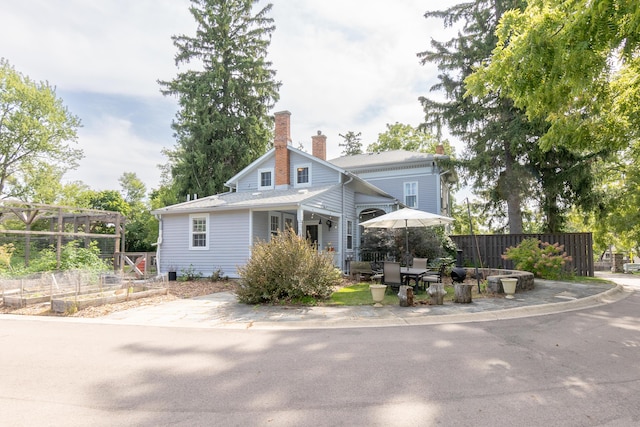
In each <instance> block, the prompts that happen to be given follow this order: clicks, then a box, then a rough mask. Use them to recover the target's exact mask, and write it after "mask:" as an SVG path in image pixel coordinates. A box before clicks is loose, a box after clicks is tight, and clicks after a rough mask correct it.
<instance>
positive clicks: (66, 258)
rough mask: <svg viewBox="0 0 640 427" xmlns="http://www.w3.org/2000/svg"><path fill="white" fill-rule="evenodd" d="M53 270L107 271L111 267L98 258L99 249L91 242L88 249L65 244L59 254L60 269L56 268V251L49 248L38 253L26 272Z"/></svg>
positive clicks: (76, 243) (74, 243) (76, 244)
mask: <svg viewBox="0 0 640 427" xmlns="http://www.w3.org/2000/svg"><path fill="white" fill-rule="evenodd" d="M54 270H88V271H95V272H98V271H107V270H111V266H110V265H109V264H108V263H107V262H106V261H104V260H102V259H101V258H100V248H98V243H97V242H91V244H90V245H89V247H88V248H80V247H78V242H77V241H72V242H69V243H67V244H66V245H64V246H63V247H62V250H61V253H60V268H58V267H57V260H56V250H55V248H53V247H49V248H46V249H43V250H42V251H40V252H39V253H38V255H37V257H36V258H35V259H33V260H32V261H31V262H30V264H29V268H28V269H27V272H29V273H34V272H39V271H54Z"/></svg>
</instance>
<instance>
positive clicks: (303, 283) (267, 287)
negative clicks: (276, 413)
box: [237, 230, 342, 304]
mask: <svg viewBox="0 0 640 427" xmlns="http://www.w3.org/2000/svg"><path fill="white" fill-rule="evenodd" d="M238 272H239V274H240V278H241V284H240V287H239V289H238V292H237V294H238V299H239V300H240V301H241V302H244V303H247V304H259V303H278V302H281V301H285V302H288V301H296V300H298V301H299V300H302V299H303V298H305V297H313V298H318V299H324V298H327V297H328V296H329V295H331V292H332V289H333V287H334V286H337V285H339V284H340V282H341V280H342V274H341V272H340V270H338V269H336V268H335V267H334V266H333V255H332V254H331V253H330V252H324V251H321V252H318V250H317V248H316V247H315V246H314V245H312V244H311V242H310V241H308V240H304V239H302V238H301V237H298V236H297V235H296V234H295V233H294V232H293V231H291V230H286V231H284V232H280V233H279V234H277V235H274V236H272V238H271V241H269V242H265V241H260V242H258V243H256V244H255V245H254V246H253V251H252V254H251V258H250V259H249V261H248V262H247V263H246V264H245V265H244V266H242V267H239V269H238Z"/></svg>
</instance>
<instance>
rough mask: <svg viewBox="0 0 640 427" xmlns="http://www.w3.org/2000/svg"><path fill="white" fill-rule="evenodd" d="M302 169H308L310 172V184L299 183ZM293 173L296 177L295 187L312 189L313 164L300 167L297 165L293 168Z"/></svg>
mask: <svg viewBox="0 0 640 427" xmlns="http://www.w3.org/2000/svg"><path fill="white" fill-rule="evenodd" d="M300 168H307V169H308V172H309V182H303V183H302V184H301V183H299V182H298V169H300ZM293 173H294V175H295V177H294V179H295V187H310V186H311V180H312V179H311V177H312V174H311V163H302V164H299V165H295V166H294V168H293Z"/></svg>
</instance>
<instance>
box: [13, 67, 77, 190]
mask: <svg viewBox="0 0 640 427" xmlns="http://www.w3.org/2000/svg"><path fill="white" fill-rule="evenodd" d="M79 126H80V119H79V118H78V117H76V116H74V115H72V114H71V113H69V111H68V110H67V108H66V107H65V106H64V105H63V104H62V100H61V99H60V98H58V97H57V96H56V93H55V88H53V87H52V86H50V85H49V84H48V83H44V82H40V83H37V82H34V81H32V80H31V79H29V78H28V77H26V76H23V75H22V74H21V73H19V72H17V71H16V70H15V69H14V68H13V67H12V66H11V65H9V62H8V61H7V60H5V59H3V58H0V195H1V196H2V197H3V198H5V197H23V198H24V197H28V194H25V193H29V192H32V193H33V192H36V193H40V192H41V190H45V189H46V184H47V182H46V180H47V179H50V178H55V179H57V181H55V182H49V183H48V184H50V185H52V186H53V185H54V184H55V185H59V176H60V175H61V174H62V173H64V172H65V171H66V170H69V169H73V168H75V167H77V162H78V160H80V159H81V158H82V156H83V154H82V150H79V149H76V148H73V147H72V146H71V145H70V142H75V141H76V139H77V135H76V130H77V128H78V127H79ZM42 193H43V194H40V196H41V197H40V196H39V198H40V199H41V200H49V199H50V194H44V193H46V192H42Z"/></svg>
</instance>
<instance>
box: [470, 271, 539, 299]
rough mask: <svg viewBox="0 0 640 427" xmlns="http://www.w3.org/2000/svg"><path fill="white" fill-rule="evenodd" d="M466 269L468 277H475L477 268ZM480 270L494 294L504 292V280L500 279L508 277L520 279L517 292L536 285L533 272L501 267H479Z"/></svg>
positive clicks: (527, 289) (488, 288)
mask: <svg viewBox="0 0 640 427" xmlns="http://www.w3.org/2000/svg"><path fill="white" fill-rule="evenodd" d="M466 270H467V276H468V277H475V274H476V269H475V268H467V269H466ZM478 272H479V273H480V278H481V279H483V278H484V279H486V280H487V291H489V292H493V293H494V294H502V293H504V289H502V282H500V279H506V278H508V277H512V278H514V279H518V284H517V285H516V292H518V291H529V290H531V289H533V287H534V283H533V273H530V272H528V271H520V270H502V269H499V268H479V269H478Z"/></svg>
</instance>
